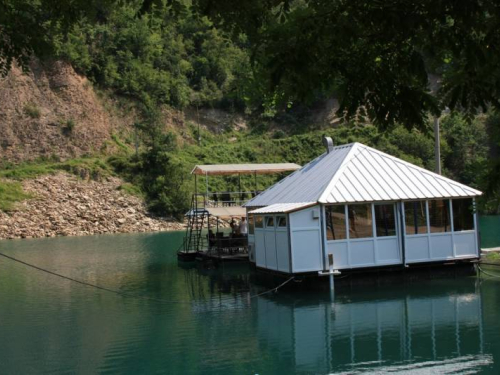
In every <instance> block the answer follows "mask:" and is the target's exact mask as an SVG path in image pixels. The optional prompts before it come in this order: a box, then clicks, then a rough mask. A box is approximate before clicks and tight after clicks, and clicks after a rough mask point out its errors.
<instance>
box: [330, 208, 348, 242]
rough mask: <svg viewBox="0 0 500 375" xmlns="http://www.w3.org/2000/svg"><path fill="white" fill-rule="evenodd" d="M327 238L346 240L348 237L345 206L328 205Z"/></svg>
mask: <svg viewBox="0 0 500 375" xmlns="http://www.w3.org/2000/svg"><path fill="white" fill-rule="evenodd" d="M325 214H326V239H327V240H328V241H333V240H345V239H346V238H347V228H346V221H345V220H346V217H345V206H344V205H342V206H326V207H325Z"/></svg>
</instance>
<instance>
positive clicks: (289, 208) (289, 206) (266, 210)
mask: <svg viewBox="0 0 500 375" xmlns="http://www.w3.org/2000/svg"><path fill="white" fill-rule="evenodd" d="M315 204H317V202H304V203H276V204H272V205H270V206H266V207H262V208H259V209H257V210H253V211H250V212H249V213H250V214H279V213H287V212H293V211H297V210H301V209H303V208H306V207H310V206H314V205H315Z"/></svg>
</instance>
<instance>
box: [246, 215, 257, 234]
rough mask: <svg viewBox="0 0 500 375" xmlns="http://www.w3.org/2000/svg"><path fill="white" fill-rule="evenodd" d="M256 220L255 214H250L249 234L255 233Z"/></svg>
mask: <svg viewBox="0 0 500 375" xmlns="http://www.w3.org/2000/svg"><path fill="white" fill-rule="evenodd" d="M254 228H255V222H254V218H253V215H248V234H254V233H255V229H254Z"/></svg>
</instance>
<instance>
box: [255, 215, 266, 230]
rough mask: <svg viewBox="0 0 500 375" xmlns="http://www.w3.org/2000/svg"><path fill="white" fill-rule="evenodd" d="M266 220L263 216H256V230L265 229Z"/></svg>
mask: <svg viewBox="0 0 500 375" xmlns="http://www.w3.org/2000/svg"><path fill="white" fill-rule="evenodd" d="M263 219H264V218H263V217H262V216H255V228H264V220H263Z"/></svg>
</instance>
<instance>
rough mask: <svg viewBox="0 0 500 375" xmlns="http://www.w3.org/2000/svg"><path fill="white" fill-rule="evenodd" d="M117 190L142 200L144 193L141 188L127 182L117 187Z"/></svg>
mask: <svg viewBox="0 0 500 375" xmlns="http://www.w3.org/2000/svg"><path fill="white" fill-rule="evenodd" d="M118 190H120V191H123V192H124V193H126V194H129V195H133V196H135V197H139V198H144V193H143V191H142V190H141V188H140V187H138V186H136V185H133V184H131V183H129V182H125V183H123V184H121V185H120V186H118Z"/></svg>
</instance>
